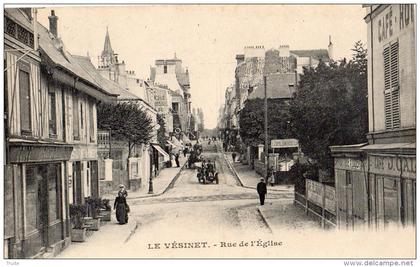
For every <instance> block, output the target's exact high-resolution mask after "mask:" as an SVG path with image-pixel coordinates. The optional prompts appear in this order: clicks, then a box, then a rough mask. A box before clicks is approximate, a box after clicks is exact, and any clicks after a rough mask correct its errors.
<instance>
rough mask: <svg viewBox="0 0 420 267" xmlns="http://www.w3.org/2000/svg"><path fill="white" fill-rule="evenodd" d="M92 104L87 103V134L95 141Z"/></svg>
mask: <svg viewBox="0 0 420 267" xmlns="http://www.w3.org/2000/svg"><path fill="white" fill-rule="evenodd" d="M93 105H94V104H93V102H92V103H89V136H90V141H91V142H95V121H94V118H93Z"/></svg>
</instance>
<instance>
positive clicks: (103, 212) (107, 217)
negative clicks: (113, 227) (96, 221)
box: [99, 210, 111, 222]
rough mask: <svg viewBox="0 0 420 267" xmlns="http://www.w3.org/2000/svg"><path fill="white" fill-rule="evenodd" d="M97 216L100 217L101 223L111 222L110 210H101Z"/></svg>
mask: <svg viewBox="0 0 420 267" xmlns="http://www.w3.org/2000/svg"><path fill="white" fill-rule="evenodd" d="M99 216H101V217H102V218H101V221H106V222H110V221H111V211H110V210H101V212H100V213H99Z"/></svg>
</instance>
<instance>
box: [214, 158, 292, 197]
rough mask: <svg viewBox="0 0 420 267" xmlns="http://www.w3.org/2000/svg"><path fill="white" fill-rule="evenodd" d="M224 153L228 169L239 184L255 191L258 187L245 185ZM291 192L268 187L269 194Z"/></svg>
mask: <svg viewBox="0 0 420 267" xmlns="http://www.w3.org/2000/svg"><path fill="white" fill-rule="evenodd" d="M222 153H223V156H224V158H225V161H226V162H227V164H228V167H229V169H230V170H231V171H232V172H233V173H234V175H235V177H236V179H237V180H238V182H239V183H240V185H241V186H242V187H245V188H249V189H255V188H256V187H252V186H247V185H244V183H243V182H242V180H241V177H240V176H239V174H238V172H237V171H236V169H235V167H233V165H232V164H231V163H230V161H229V160H228V159H227V156H226V154H225V152H224V151H222ZM270 191H271V192H290V191H289V190H284V189H273V188H268V187H267V192H270Z"/></svg>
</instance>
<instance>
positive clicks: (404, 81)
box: [331, 4, 416, 228]
mask: <svg viewBox="0 0 420 267" xmlns="http://www.w3.org/2000/svg"><path fill="white" fill-rule="evenodd" d="M366 10H367V15H366V17H365V21H366V23H367V26H368V46H367V47H368V92H369V98H368V105H369V133H367V137H368V143H367V144H356V145H350V146H333V147H331V151H332V153H333V155H334V158H335V186H336V192H337V195H336V198H337V224H338V226H339V227H340V228H353V227H358V226H365V225H368V226H370V227H378V228H384V227H386V226H389V225H412V224H415V223H416V103H415V101H416V12H415V5H402V4H401V5H397V4H395V5H367V6H366Z"/></svg>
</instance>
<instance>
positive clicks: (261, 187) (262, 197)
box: [257, 178, 267, 206]
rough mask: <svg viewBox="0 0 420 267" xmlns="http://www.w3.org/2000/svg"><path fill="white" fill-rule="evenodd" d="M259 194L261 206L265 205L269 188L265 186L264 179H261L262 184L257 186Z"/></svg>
mask: <svg viewBox="0 0 420 267" xmlns="http://www.w3.org/2000/svg"><path fill="white" fill-rule="evenodd" d="M257 192H258V195H259V196H260V204H261V206H263V205H264V200H265V195H266V194H267V186H266V185H265V182H264V178H261V180H260V182H259V183H258V185H257Z"/></svg>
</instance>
